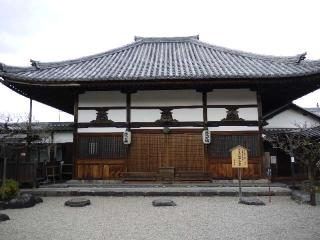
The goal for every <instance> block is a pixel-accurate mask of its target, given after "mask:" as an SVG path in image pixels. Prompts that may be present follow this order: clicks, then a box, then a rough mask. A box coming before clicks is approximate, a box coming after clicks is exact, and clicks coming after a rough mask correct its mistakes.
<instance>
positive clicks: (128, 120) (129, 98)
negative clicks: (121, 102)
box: [126, 93, 131, 129]
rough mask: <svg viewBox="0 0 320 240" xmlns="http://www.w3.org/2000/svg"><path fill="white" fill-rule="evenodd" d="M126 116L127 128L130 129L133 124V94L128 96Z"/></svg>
mask: <svg viewBox="0 0 320 240" xmlns="http://www.w3.org/2000/svg"><path fill="white" fill-rule="evenodd" d="M126 116H127V119H126V120H127V128H128V129H130V122H131V93H127V94H126Z"/></svg>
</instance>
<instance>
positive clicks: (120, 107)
mask: <svg viewBox="0 0 320 240" xmlns="http://www.w3.org/2000/svg"><path fill="white" fill-rule="evenodd" d="M230 106H231V105H214V104H210V105H207V108H228V107H230ZM232 106H234V107H237V108H257V107H258V105H257V104H244V105H232ZM130 108H131V109H160V108H172V109H190V108H203V105H189V106H130ZM78 109H79V110H99V109H101V110H104V109H107V110H121V109H127V107H126V106H112V107H79V108H78Z"/></svg>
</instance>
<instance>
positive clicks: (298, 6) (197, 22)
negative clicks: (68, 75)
mask: <svg viewBox="0 0 320 240" xmlns="http://www.w3.org/2000/svg"><path fill="white" fill-rule="evenodd" d="M319 9H320V1H318V0H314V1H313V0H304V1H302V0H299V1H294V0H290V1H289V0H282V1H279V0H268V1H256V0H252V1H248V0H242V1H239V0H235V1H230V0H223V1H213V0H211V1H204V0H203V1H202V0H197V1H196V0H194V1H187V0H181V1H179V0H158V1H152V0H135V1H132V0H131V1H130V0H116V1H113V0H109V1H98V0H90V1H80V0H52V1H51V0H29V1H26V0H20V1H19V0H0V16H1V21H0V62H3V63H5V64H9V65H18V66H28V65H30V62H29V60H30V59H34V60H39V61H43V62H45V61H59V60H66V59H72V58H77V57H81V56H85V55H91V54H94V53H99V52H104V51H107V50H109V49H112V48H115V47H119V46H122V45H124V44H127V43H130V42H132V41H133V38H134V36H135V35H138V36H187V35H196V34H199V35H200V40H201V41H204V42H208V43H211V44H215V45H219V46H224V47H228V48H234V49H239V50H243V51H249V52H255V53H260V54H269V55H284V56H286V55H296V54H298V53H302V52H305V51H307V52H308V55H307V58H308V59H320V32H319V23H320V15H319ZM0 100H1V101H0V112H12V113H20V112H27V111H28V100H27V99H25V98H24V97H22V96H19V95H18V94H16V93H14V92H12V91H11V90H9V89H7V88H5V87H4V86H2V85H0ZM317 102H319V104H320V90H318V91H316V92H314V93H311V94H309V95H307V96H305V97H303V98H301V99H299V100H297V101H296V102H295V103H297V104H298V105H300V106H303V107H315V106H316V103H317ZM34 116H35V119H37V120H40V121H58V120H59V111H57V110H55V109H53V108H50V107H47V106H45V105H43V104H40V103H34ZM60 120H61V121H65V120H72V116H71V115H68V114H65V113H60Z"/></svg>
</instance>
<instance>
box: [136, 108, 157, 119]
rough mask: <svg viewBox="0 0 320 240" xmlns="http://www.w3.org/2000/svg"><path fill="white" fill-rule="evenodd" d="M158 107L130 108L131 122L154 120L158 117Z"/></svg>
mask: <svg viewBox="0 0 320 240" xmlns="http://www.w3.org/2000/svg"><path fill="white" fill-rule="evenodd" d="M160 113H161V111H160V110H159V109H132V110H131V122H154V121H156V120H158V119H160V116H161V114H160Z"/></svg>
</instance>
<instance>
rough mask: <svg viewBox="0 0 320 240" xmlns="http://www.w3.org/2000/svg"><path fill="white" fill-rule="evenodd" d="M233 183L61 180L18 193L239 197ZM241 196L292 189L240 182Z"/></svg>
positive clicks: (277, 193)
mask: <svg viewBox="0 0 320 240" xmlns="http://www.w3.org/2000/svg"><path fill="white" fill-rule="evenodd" d="M238 190H239V188H238V186H237V184H236V183H227V184H226V183H223V184H221V183H202V184H201V183H200V184H190V183H189V184H188V183H181V184H176V183H174V184H154V183H152V184H147V183H139V184H138V183H135V184H134V183H130V184H116V183H110V184H101V183H91V184H89V183H85V184H79V183H71V184H70V183H64V184H52V185H47V186H41V187H40V188H34V189H22V190H21V192H26V193H32V194H34V195H36V196H119V197H125V196H197V197H199V196H235V197H236V196H238ZM242 193H243V196H268V195H269V194H271V195H272V196H290V195H291V190H290V189H289V188H288V187H287V186H286V185H283V184H271V191H270V193H269V188H268V186H267V184H265V183H259V184H252V183H251V184H249V183H247V184H245V183H244V184H243V187H242Z"/></svg>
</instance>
